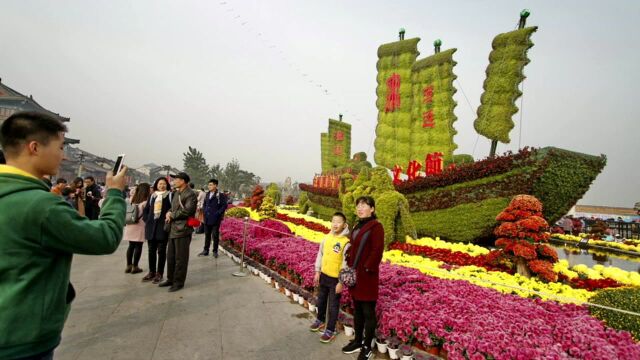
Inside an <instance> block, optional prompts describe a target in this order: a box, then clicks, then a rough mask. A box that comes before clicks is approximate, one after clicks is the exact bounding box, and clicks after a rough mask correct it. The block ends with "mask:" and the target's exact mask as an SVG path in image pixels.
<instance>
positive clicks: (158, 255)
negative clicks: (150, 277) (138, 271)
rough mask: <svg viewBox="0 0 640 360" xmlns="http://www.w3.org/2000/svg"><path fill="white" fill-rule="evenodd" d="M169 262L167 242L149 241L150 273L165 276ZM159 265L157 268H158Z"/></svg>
mask: <svg viewBox="0 0 640 360" xmlns="http://www.w3.org/2000/svg"><path fill="white" fill-rule="evenodd" d="M166 261H167V240H155V239H154V240H149V272H156V270H157V272H158V273H160V274H164V264H165V262H166ZM156 264H157V267H156Z"/></svg>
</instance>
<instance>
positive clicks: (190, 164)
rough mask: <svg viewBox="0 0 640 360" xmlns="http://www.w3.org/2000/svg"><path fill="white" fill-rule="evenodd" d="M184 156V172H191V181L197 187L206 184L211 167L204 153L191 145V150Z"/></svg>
mask: <svg viewBox="0 0 640 360" xmlns="http://www.w3.org/2000/svg"><path fill="white" fill-rule="evenodd" d="M182 156H183V160H182V161H183V165H184V172H186V173H187V174H189V176H190V177H191V182H192V183H193V184H194V185H195V186H196V187H202V186H204V185H205V184H206V183H207V181H208V176H209V172H210V169H209V165H207V161H206V160H205V158H204V156H203V155H202V153H201V152H200V151H198V149H196V148H192V147H191V146H189V151H187V152H186V153H183V154H182Z"/></svg>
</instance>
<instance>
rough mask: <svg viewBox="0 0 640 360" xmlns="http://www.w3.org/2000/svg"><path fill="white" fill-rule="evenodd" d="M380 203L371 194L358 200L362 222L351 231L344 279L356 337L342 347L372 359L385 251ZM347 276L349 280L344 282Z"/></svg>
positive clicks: (362, 357) (342, 275) (358, 209)
mask: <svg viewBox="0 0 640 360" xmlns="http://www.w3.org/2000/svg"><path fill="white" fill-rule="evenodd" d="M375 207H376V203H375V201H374V200H373V198H372V197H370V196H361V197H359V198H358V199H357V200H356V214H357V216H358V222H357V223H356V225H355V226H354V228H353V231H352V232H351V247H350V248H349V251H348V253H347V266H348V267H349V268H348V269H345V270H343V271H342V273H341V274H340V280H341V282H343V283H344V284H346V285H348V286H349V293H350V294H351V298H352V299H353V304H354V319H353V320H354V321H353V322H354V330H355V339H354V340H353V341H351V342H350V343H349V344H347V345H346V346H345V347H343V348H342V352H344V353H345V354H352V353H355V352H358V351H360V355H359V356H358V360H365V359H371V358H372V357H373V350H372V349H371V345H372V343H373V337H374V334H375V331H376V327H377V326H378V324H377V318H376V301H377V300H378V271H379V270H378V269H379V267H380V262H381V261H382V253H383V252H384V228H383V227H382V224H381V223H380V222H379V221H378V220H377V219H376V214H375ZM343 279H344V280H345V281H343Z"/></svg>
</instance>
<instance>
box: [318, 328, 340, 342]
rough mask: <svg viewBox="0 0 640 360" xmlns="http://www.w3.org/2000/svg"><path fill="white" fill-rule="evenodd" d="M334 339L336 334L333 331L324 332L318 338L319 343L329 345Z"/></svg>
mask: <svg viewBox="0 0 640 360" xmlns="http://www.w3.org/2000/svg"><path fill="white" fill-rule="evenodd" d="M335 338H336V332H335V331H331V330H325V332H324V334H322V336H320V342H321V343H325V344H327V343H330V342H332V341H333V339H335Z"/></svg>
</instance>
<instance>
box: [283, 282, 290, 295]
mask: <svg viewBox="0 0 640 360" xmlns="http://www.w3.org/2000/svg"><path fill="white" fill-rule="evenodd" d="M284 295H285V296H286V297H289V296H291V285H285V287H284Z"/></svg>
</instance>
